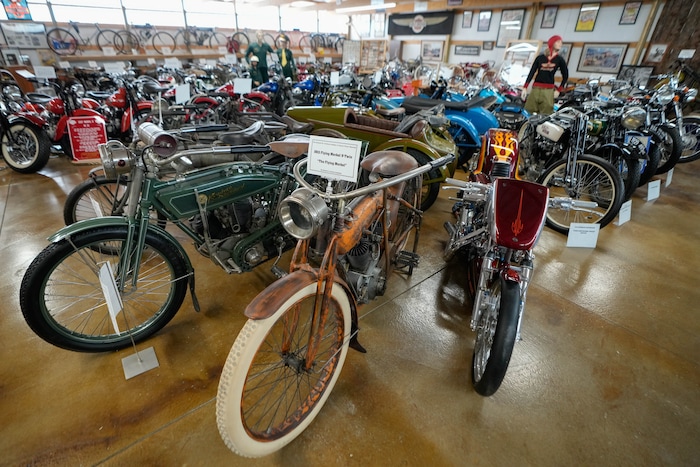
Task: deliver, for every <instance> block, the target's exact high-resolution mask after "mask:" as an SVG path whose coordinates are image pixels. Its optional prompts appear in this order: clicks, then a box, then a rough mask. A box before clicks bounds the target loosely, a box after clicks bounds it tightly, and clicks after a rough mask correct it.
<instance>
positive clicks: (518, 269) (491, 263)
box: [470, 251, 534, 340]
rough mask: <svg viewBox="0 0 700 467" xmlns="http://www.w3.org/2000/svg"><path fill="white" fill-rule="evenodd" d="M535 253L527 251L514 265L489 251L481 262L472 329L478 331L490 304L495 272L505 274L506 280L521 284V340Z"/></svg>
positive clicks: (519, 321)
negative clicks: (484, 311)
mask: <svg viewBox="0 0 700 467" xmlns="http://www.w3.org/2000/svg"><path fill="white" fill-rule="evenodd" d="M533 259H534V255H533V254H532V252H531V251H528V252H527V253H526V257H525V259H523V260H522V261H521V262H520V265H519V266H513V265H511V264H509V263H508V262H500V261H499V260H498V259H497V258H496V257H495V255H494V253H493V252H492V251H490V252H488V253H487V254H486V255H485V256H484V258H483V260H482V262H481V272H480V274H479V283H478V284H477V288H476V294H475V297H474V309H473V311H472V318H471V322H470V325H471V329H472V331H476V329H477V325H478V323H479V321H480V318H481V313H482V312H483V310H484V309H485V308H486V307H488V306H489V305H490V303H489V301H490V300H492V299H493V297H491V288H490V283H491V281H492V280H496V279H497V277H496V278H494V274H495V273H498V274H499V275H503V276H504V279H505V280H512V281H517V282H518V285H519V286H520V304H519V307H518V329H517V333H516V339H517V340H520V339H521V337H520V328H521V325H522V320H523V313H524V311H525V301H526V299H527V288H528V285H529V284H530V279H531V278H532V272H533Z"/></svg>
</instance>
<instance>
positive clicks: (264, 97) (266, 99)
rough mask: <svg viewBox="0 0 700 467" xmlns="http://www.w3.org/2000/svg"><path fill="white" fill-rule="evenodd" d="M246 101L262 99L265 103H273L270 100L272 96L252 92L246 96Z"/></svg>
mask: <svg viewBox="0 0 700 467" xmlns="http://www.w3.org/2000/svg"><path fill="white" fill-rule="evenodd" d="M245 98H246V99H260V100H262V101H263V102H271V101H272V99H270V96H268V95H267V94H265V93H264V92H260V91H250V92H249V93H248V94H246V95H245Z"/></svg>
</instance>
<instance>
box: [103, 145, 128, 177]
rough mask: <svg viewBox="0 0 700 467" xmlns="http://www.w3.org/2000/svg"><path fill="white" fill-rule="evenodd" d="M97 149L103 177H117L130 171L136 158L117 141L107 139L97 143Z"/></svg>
mask: <svg viewBox="0 0 700 467" xmlns="http://www.w3.org/2000/svg"><path fill="white" fill-rule="evenodd" d="M97 150H98V151H99V152H100V159H101V160H102V167H103V168H104V170H105V177H107V178H108V179H113V180H114V179H117V178H119V175H121V174H125V173H129V172H131V168H132V167H133V166H134V162H135V161H136V158H135V157H134V155H133V154H132V153H131V151H129V150H128V149H127V148H126V146H124V145H123V144H122V143H120V142H119V141H107V142H106V143H102V144H98V145H97Z"/></svg>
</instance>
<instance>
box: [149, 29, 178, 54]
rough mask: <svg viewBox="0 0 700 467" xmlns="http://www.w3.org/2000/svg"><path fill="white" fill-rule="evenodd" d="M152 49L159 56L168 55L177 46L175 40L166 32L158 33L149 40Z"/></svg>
mask: <svg viewBox="0 0 700 467" xmlns="http://www.w3.org/2000/svg"><path fill="white" fill-rule="evenodd" d="M151 44H152V45H153V49H154V50H155V51H156V52H158V53H159V54H161V55H168V54H170V53H173V52H174V51H175V48H176V47H177V44H176V42H175V38H174V37H173V36H172V35H171V34H170V33H168V32H164V31H160V32H157V33H155V34H154V35H153V38H152V39H151Z"/></svg>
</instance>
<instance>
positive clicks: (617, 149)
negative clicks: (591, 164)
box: [596, 143, 648, 160]
mask: <svg viewBox="0 0 700 467" xmlns="http://www.w3.org/2000/svg"><path fill="white" fill-rule="evenodd" d="M604 149H611V150H613V151H615V152H617V153H619V154H620V155H622V158H623V159H627V160H630V159H637V156H635V155H634V154H632V152H631V151H630V150H629V149H627V148H625V147H620V146H618V145H617V144H614V143H607V144H604V145H602V146H601V147H600V148H598V149H597V150H596V152H597V151H602V150H604ZM646 158H647V159H648V157H646Z"/></svg>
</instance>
